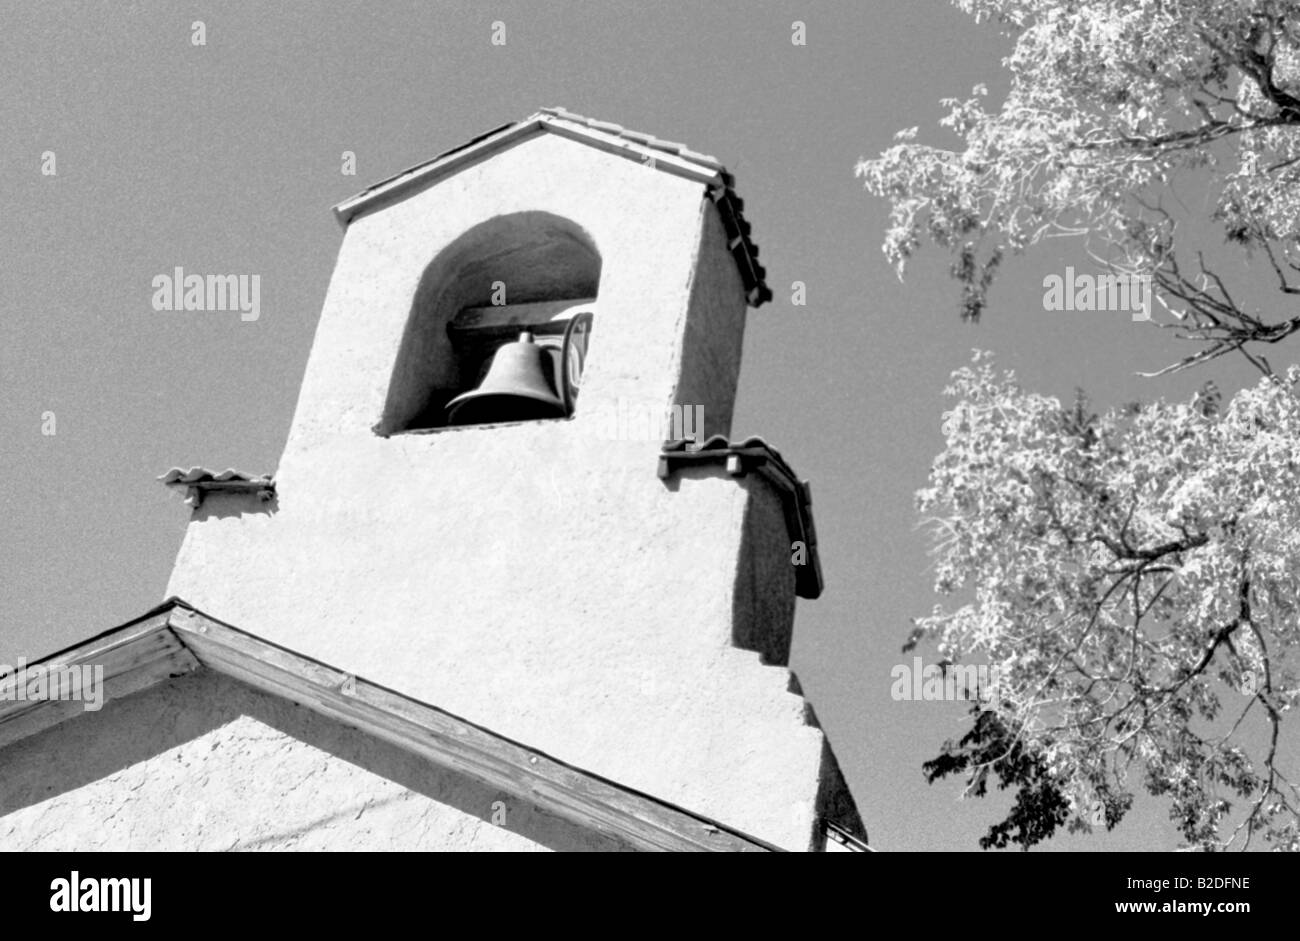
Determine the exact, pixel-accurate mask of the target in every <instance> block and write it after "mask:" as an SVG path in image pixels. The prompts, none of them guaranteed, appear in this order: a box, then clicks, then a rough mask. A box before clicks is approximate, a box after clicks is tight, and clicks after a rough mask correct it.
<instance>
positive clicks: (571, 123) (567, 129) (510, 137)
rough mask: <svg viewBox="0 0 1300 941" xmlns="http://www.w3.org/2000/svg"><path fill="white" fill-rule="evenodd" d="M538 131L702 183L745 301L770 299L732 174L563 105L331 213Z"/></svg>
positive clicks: (398, 195)
mask: <svg viewBox="0 0 1300 941" xmlns="http://www.w3.org/2000/svg"><path fill="white" fill-rule="evenodd" d="M542 133H552V134H556V135H559V136H561V137H566V138H568V139H570V140H574V141H577V142H579V143H582V144H587V145H588V146H592V147H596V148H597V149H600V150H604V151H606V152H608V153H612V154H616V155H618V156H621V157H625V158H627V159H629V160H635V161H637V162H638V163H645V162H646V161H647V159H648V160H649V161H650V165H651V166H653V167H654V168H656V169H658V170H661V171H664V172H666V173H671V174H674V175H676V176H681V177H685V178H686V179H689V180H692V181H694V182H697V183H700V184H702V185H704V186H705V187H706V189H707V192H708V196H709V199H710V200H711V201H712V202H713V204H714V205H715V206H716V207H717V209H718V213H719V215H720V217H721V219H722V224H723V228H724V230H725V232H726V234H727V247H728V250H729V251H730V252H731V254H732V256H733V257H734V258H735V260H736V264H737V266H738V267H739V269H740V274H741V279H742V281H743V282H744V285H745V293H746V300H747V301H748V302H749V305H750V306H751V307H758V306H759V305H761V304H763V303H764V302H766V301H769V300H771V299H772V292H771V289H770V288H768V286H767V284H766V282H765V280H764V279H765V277H766V271H765V270H764V268H763V266H762V265H760V264H759V263H758V246H757V245H755V244H754V242H753V240H752V239H751V238H750V226H749V223H748V222H746V221H745V218H744V214H743V207H744V201H743V200H742V199H741V198H740V197H739V196H738V195H737V194H736V190H735V182H736V181H735V177H733V176H732V175H731V174H730V173H728V172H727V170H726V168H725V167H724V166H723V165H722V164H721V163H719V162H718V161H717V160H716V159H714V158H713V157H710V156H707V155H705V154H701V153H697V152H696V151H693V150H690V149H689V148H687V147H684V146H683V145H681V144H676V143H672V142H669V141H662V140H659V139H658V138H655V137H653V136H652V135H649V134H642V133H639V132H636V131H630V130H627V129H625V128H623V127H621V126H620V125H617V124H610V123H608V122H604V121H597V120H594V119H592V118H585V117H583V116H582V115H579V114H575V113H573V112H571V111H567V110H565V109H564V108H544V109H542V110H541V111H539V112H537V113H536V114H533V115H531V116H530V117H527V118H525V119H523V120H522V121H516V122H514V123H512V124H503V125H501V126H500V127H497V128H494V129H493V130H491V131H489V132H487V133H486V134H483V135H481V136H479V137H476V138H474V139H472V140H470V141H468V142H466V143H465V144H462V145H460V146H458V147H454V148H452V149H451V150H447V151H444V152H443V153H441V154H439V155H438V156H436V157H434V158H433V159H432V160H429V161H425V162H423V163H420V164H417V165H416V166H413V167H410V168H408V169H406V170H403V171H402V172H401V173H398V174H396V175H395V176H392V177H389V178H388V179H386V180H383V181H381V182H379V183H376V184H375V185H374V186H370V187H368V188H366V189H365V190H362V191H361V192H360V193H357V194H356V195H355V196H351V197H349V198H348V199H345V200H344V201H343V202H341V203H339V204H338V205H336V206H335V207H334V217H335V218H336V219H337V220H338V222H339V224H340V225H341V226H343V227H344V228H346V227H347V226H348V224H349V223H351V222H352V220H353V219H355V218H357V217H358V216H360V215H362V214H364V213H367V212H371V211H374V210H376V209H380V208H382V207H384V206H387V205H389V204H391V203H393V202H395V201H396V200H399V199H402V198H404V197H406V196H408V195H410V194H411V193H414V192H416V191H418V190H421V189H424V188H425V187H428V186H432V185H433V184H434V183H437V182H438V181H439V180H442V179H444V178H445V177H448V176H450V175H452V174H453V173H456V172H458V171H460V170H462V169H464V168H465V167H466V166H469V165H470V164H472V163H476V162H478V161H480V160H483V159H485V158H486V157H489V156H491V155H492V154H494V153H497V152H498V151H501V150H503V149H505V148H506V147H510V146H513V145H514V144H517V143H519V142H521V141H523V140H526V139H527V138H529V137H533V136H535V135H537V134H542Z"/></svg>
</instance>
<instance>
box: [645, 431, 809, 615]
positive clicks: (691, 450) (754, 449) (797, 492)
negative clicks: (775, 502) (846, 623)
mask: <svg viewBox="0 0 1300 941" xmlns="http://www.w3.org/2000/svg"><path fill="white" fill-rule="evenodd" d="M709 464H721V465H722V466H723V467H724V468H725V469H726V471H727V473H728V474H730V475H731V476H732V477H744V476H745V475H747V474H750V473H757V474H759V475H760V476H761V477H763V478H764V479H766V480H767V481H768V482H769V483H771V484H772V486H774V487H775V488H776V490H777V493H779V494H780V496H781V505H782V509H783V511H784V513H785V522H786V529H787V530H788V532H789V535H790V539H791V541H792V542H794V541H798V542H802V543H803V544H804V546H805V547H806V549H807V552H808V558H807V562H806V564H804V565H796V566H795V567H794V570H795V593H796V594H797V595H798V596H799V597H800V598H810V599H811V598H819V597H821V593H822V590H823V588H824V587H825V583H824V582H823V581H822V566H821V558H820V557H819V555H818V553H817V531H816V530H815V529H814V527H813V516H812V488H811V487H810V485H809V483H808V481H806V480H805V481H801V480H799V478H798V477H797V476H796V475H795V472H794V470H793V469H792V468H791V467H790V465H789V464H787V463H786V462H785V459H784V458H782V457H781V454H780V452H779V451H777V450H776V449H775V448H773V447H772V446H771V445H769V444H768V443H767V442H766V441H764V440H763V439H762V438H758V437H753V438H747V439H745V440H744V441H742V442H739V443H734V444H733V443H732V442H730V441H728V440H727V439H726V438H724V437H723V436H722V435H714V436H713V437H712V438H709V439H708V440H707V441H705V442H703V443H702V444H700V445H699V446H698V447H696V446H694V444H693V442H690V441H682V440H673V441H665V442H664V445H663V450H662V451H661V452H660V454H659V470H658V474H659V477H660V478H661V479H665V480H666V479H667V478H669V477H671V476H672V475H673V473H674V472H675V471H677V470H678V469H679V468H682V467H692V466H699V465H709Z"/></svg>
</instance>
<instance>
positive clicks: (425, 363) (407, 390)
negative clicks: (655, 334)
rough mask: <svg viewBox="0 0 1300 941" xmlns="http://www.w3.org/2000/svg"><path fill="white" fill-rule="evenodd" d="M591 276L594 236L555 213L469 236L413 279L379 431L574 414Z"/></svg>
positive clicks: (596, 286) (501, 223)
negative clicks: (410, 300) (412, 292)
mask: <svg viewBox="0 0 1300 941" xmlns="http://www.w3.org/2000/svg"><path fill="white" fill-rule="evenodd" d="M600 271H601V257H600V253H599V252H598V251H597V249H596V246H595V243H594V242H593V240H592V239H591V237H590V236H589V235H588V234H587V233H586V232H585V231H584V230H583V229H582V228H581V227H580V226H578V225H577V224H576V223H574V222H572V221H571V220H569V219H565V218H563V217H562V216H557V215H554V214H552V213H548V212H540V211H536V212H517V213H510V214H508V215H501V216H496V217H495V218H492V219H489V220H487V221H486V222H482V223H479V224H478V225H476V226H474V227H473V228H471V229H469V230H468V231H467V232H465V233H464V234H463V235H461V236H460V237H459V238H457V239H456V240H455V241H454V242H452V243H451V244H450V245H448V246H447V247H446V248H445V249H444V250H443V251H441V252H439V253H438V255H437V256H436V257H435V258H434V259H433V260H432V261H431V262H430V263H429V264H428V266H427V267H426V268H425V270H424V273H423V274H422V275H421V277H420V281H419V285H418V286H417V288H416V291H415V297H414V299H413V301H412V303H411V310H410V314H409V315H408V317H407V322H406V329H405V332H404V333H403V336H402V342H401V345H400V347H399V350H398V353H397V359H396V362H395V363H394V365H393V372H392V376H391V378H390V379H389V385H388V395H387V398H386V400H385V403H384V412H383V417H382V418H381V419H380V421H379V423H378V424H376V425H375V431H376V433H378V434H380V435H384V436H388V435H393V434H401V433H404V432H429V431H437V430H439V429H442V428H447V427H451V426H464V425H478V424H496V423H501V422H516V421H537V420H545V419H561V418H567V417H569V416H571V415H572V413H573V408H574V405H575V402H576V396H577V382H578V379H579V378H580V375H581V371H582V367H583V364H584V362H585V358H586V352H587V339H588V337H589V336H590V333H591V330H592V326H593V323H594V320H595V313H596V300H597V297H598V295H599V290H600Z"/></svg>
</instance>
